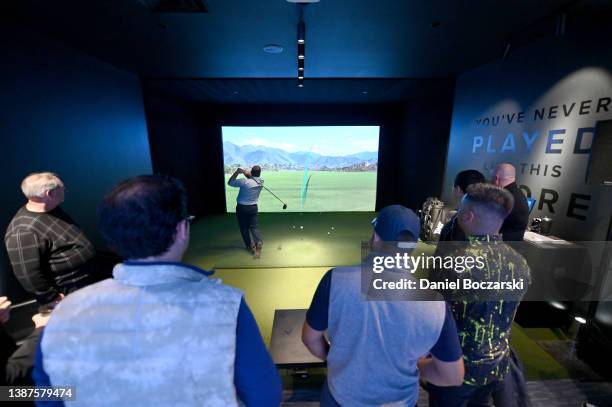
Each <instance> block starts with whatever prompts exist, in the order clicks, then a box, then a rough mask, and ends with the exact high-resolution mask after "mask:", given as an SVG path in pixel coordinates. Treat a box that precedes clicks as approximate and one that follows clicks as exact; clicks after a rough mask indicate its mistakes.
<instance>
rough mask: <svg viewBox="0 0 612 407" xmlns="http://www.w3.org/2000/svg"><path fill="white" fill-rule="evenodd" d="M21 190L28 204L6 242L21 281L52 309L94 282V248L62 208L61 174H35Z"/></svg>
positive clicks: (26, 181) (25, 182) (45, 305)
mask: <svg viewBox="0 0 612 407" xmlns="http://www.w3.org/2000/svg"><path fill="white" fill-rule="evenodd" d="M21 190H22V192H23V194H24V195H25V197H26V198H27V200H28V201H27V203H26V204H25V205H24V206H22V207H21V208H20V209H19V210H18V211H17V213H16V214H15V216H14V217H13V219H12V220H11V223H10V224H9V226H8V228H7V230H6V235H5V236H4V243H5V244H6V250H7V252H8V256H9V259H10V261H11V265H12V267H13V272H14V273H15V276H16V277H17V280H19V282H20V283H21V285H22V286H23V288H24V289H25V290H26V291H28V292H30V293H31V294H34V296H35V297H36V300H37V301H38V303H39V304H41V305H42V308H47V309H46V310H48V309H51V308H53V306H54V305H56V304H57V303H58V302H59V301H60V300H61V299H62V298H63V297H64V295H66V294H68V293H70V292H72V291H74V290H76V289H78V288H81V287H83V286H85V285H87V284H89V283H90V282H91V278H92V276H91V275H90V274H91V272H90V271H88V269H89V267H88V266H89V264H90V263H91V261H92V259H93V258H94V256H95V249H94V247H93V245H92V243H91V242H90V241H89V239H87V236H85V234H84V233H83V231H82V230H81V229H80V228H79V226H78V225H77V224H76V223H75V222H74V221H73V220H72V218H71V217H70V216H69V215H68V214H67V213H66V212H64V210H62V208H60V205H61V204H62V202H64V194H65V190H66V188H65V186H64V183H63V182H62V180H61V179H60V178H59V177H58V176H57V175H56V174H53V173H51V172H41V173H34V174H30V175H28V176H27V177H26V178H25V179H24V180H23V182H22V183H21ZM41 310H42V311H46V310H45V309H41Z"/></svg>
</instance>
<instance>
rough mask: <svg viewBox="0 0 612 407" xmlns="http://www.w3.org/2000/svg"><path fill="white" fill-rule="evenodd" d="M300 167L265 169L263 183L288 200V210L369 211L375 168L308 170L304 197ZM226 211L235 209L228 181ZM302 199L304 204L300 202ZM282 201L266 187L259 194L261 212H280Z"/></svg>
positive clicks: (235, 191) (233, 190)
mask: <svg viewBox="0 0 612 407" xmlns="http://www.w3.org/2000/svg"><path fill="white" fill-rule="evenodd" d="M303 176H304V172H303V171H291V170H281V171H264V172H262V174H261V177H262V178H263V180H264V185H266V186H267V187H268V188H270V189H271V190H272V192H274V193H275V194H276V195H277V196H278V197H279V198H280V199H282V200H283V201H284V202H285V203H287V211H292V212H327V211H332V212H335V211H371V210H372V209H373V208H374V206H375V204H376V172H341V171H310V172H309V176H310V182H309V183H308V190H307V192H306V195H305V198H304V199H302V197H303V187H302V184H303ZM229 177H230V174H226V175H225V182H226V188H225V194H226V195H225V196H226V202H227V211H228V212H235V211H236V196H237V195H238V188H232V187H230V186H228V185H227V180H228V179H229ZM302 201H303V206H302ZM281 206H282V204H281V203H280V202H279V201H278V200H276V198H274V197H273V196H272V195H271V194H270V193H269V192H268V191H266V190H265V189H264V190H263V191H261V195H260V197H259V211H260V212H279V211H281V210H282V209H281Z"/></svg>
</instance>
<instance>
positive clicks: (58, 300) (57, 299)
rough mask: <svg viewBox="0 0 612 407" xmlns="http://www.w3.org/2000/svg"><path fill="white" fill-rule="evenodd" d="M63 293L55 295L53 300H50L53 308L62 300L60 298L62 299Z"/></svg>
mask: <svg viewBox="0 0 612 407" xmlns="http://www.w3.org/2000/svg"><path fill="white" fill-rule="evenodd" d="M64 297H65V295H64V294H62V293H59V294H58V295H57V297H55V299H54V300H53V301H51V307H52V308H55V307H56V306H57V304H59V303H60V302H62V300H63V299H64Z"/></svg>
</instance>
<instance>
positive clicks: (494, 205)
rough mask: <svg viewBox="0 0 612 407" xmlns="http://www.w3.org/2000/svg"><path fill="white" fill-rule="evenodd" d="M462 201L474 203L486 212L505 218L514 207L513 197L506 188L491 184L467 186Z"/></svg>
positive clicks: (469, 203)
mask: <svg viewBox="0 0 612 407" xmlns="http://www.w3.org/2000/svg"><path fill="white" fill-rule="evenodd" d="M463 199H464V201H465V202H466V203H467V204H468V205H475V206H477V207H478V208H479V209H482V210H484V211H486V212H487V213H488V214H491V215H495V216H497V217H499V218H500V219H502V220H503V219H505V218H506V216H508V214H510V212H512V208H513V207H514V198H513V197H512V194H511V193H510V192H508V191H507V190H505V189H503V188H500V187H498V186H495V185H492V184H485V183H478V184H472V185H470V186H469V187H468V188H467V191H466V192H465V196H464V197H463Z"/></svg>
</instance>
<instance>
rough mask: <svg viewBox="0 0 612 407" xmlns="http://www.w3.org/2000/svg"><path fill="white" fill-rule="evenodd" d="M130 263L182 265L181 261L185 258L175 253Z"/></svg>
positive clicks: (134, 260) (135, 260)
mask: <svg viewBox="0 0 612 407" xmlns="http://www.w3.org/2000/svg"><path fill="white" fill-rule="evenodd" d="M129 261H133V262H135V263H159V262H162V263H180V262H181V261H183V257H182V256H178V255H176V254H174V253H164V254H162V255H160V256H151V257H144V258H141V259H130V260H129Z"/></svg>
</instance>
